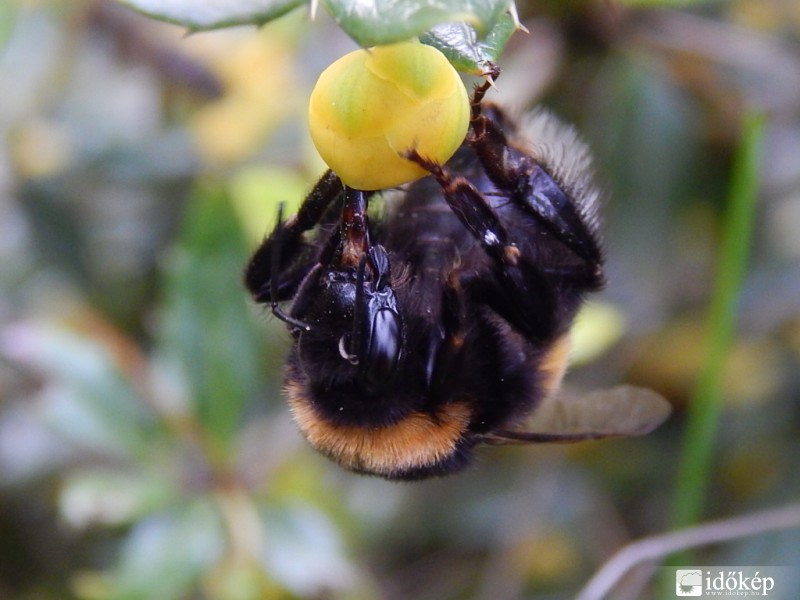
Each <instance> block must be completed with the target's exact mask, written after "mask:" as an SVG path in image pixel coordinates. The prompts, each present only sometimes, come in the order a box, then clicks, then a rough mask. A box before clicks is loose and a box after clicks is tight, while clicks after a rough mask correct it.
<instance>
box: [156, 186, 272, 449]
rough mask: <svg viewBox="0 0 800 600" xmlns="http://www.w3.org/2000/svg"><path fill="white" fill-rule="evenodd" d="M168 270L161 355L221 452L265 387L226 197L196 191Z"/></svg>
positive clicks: (237, 233) (240, 247)
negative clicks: (247, 407) (249, 404)
mask: <svg viewBox="0 0 800 600" xmlns="http://www.w3.org/2000/svg"><path fill="white" fill-rule="evenodd" d="M187 211H188V212H187V214H186V217H185V220H184V224H183V231H182V232H181V236H180V240H179V243H178V245H177V247H176V248H175V249H174V252H173V254H172V255H171V257H170V262H169V265H168V271H167V282H166V287H167V302H166V309H165V315H164V319H165V323H164V329H165V336H164V339H163V345H162V348H163V350H164V351H165V352H166V353H167V356H168V357H169V358H171V359H172V360H173V361H174V364H176V365H178V367H179V369H180V370H181V372H182V373H183V376H184V378H185V381H186V383H187V387H188V389H189V392H190V396H191V402H192V407H193V410H194V411H195V414H196V417H197V418H198V420H199V421H200V423H202V424H203V426H204V427H205V428H206V430H207V432H208V433H209V434H210V439H211V440H212V441H213V442H214V443H215V444H216V448H217V449H218V450H221V451H223V452H224V451H225V449H226V448H230V443H231V442H232V441H233V437H234V435H235V433H236V431H237V430H238V427H239V425H240V424H241V414H242V410H243V408H244V406H245V404H246V403H247V402H248V401H250V400H251V399H252V398H253V397H254V396H255V395H256V394H257V393H258V392H259V390H260V389H261V387H262V386H263V381H264V377H263V370H264V367H263V365H262V364H261V357H262V352H261V348H262V340H261V339H260V338H259V334H260V332H259V330H258V329H257V328H255V327H253V320H252V318H251V316H250V312H249V310H248V307H247V301H246V297H247V296H246V293H245V290H244V287H243V285H242V283H241V274H242V269H243V268H244V263H245V260H246V257H245V251H244V242H243V239H242V232H241V229H240V228H239V225H238V222H237V219H236V216H235V214H234V212H233V208H232V206H231V203H230V202H229V199H228V197H227V196H226V194H224V193H222V192H221V191H219V190H218V189H216V188H214V187H211V186H207V187H204V188H200V189H198V191H197V192H195V193H194V195H193V197H192V198H191V201H190V204H189V206H188V208H187Z"/></svg>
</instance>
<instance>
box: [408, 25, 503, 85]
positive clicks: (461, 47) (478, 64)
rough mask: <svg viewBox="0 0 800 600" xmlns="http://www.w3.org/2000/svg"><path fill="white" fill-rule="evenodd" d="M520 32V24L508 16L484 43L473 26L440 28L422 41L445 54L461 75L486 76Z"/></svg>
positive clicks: (424, 35) (425, 35)
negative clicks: (489, 65)
mask: <svg viewBox="0 0 800 600" xmlns="http://www.w3.org/2000/svg"><path fill="white" fill-rule="evenodd" d="M516 29H517V22H516V20H515V19H514V17H513V16H512V15H511V13H509V12H505V13H503V14H502V15H501V16H500V18H499V19H498V20H497V22H496V23H495V24H494V27H492V29H491V31H489V33H488V34H487V35H486V37H485V38H483V39H480V38H479V37H478V33H477V31H476V30H475V29H474V28H473V27H472V25H470V24H469V23H465V22H458V23H444V24H441V25H437V26H435V27H433V28H432V29H431V30H430V31H427V32H425V33H423V34H422V35H421V36H420V41H421V42H422V43H423V44H428V45H430V46H433V47H434V48H437V49H438V50H439V51H441V52H442V54H444V55H445V56H446V57H447V60H449V61H450V64H452V65H453V66H454V67H455V68H456V69H458V70H459V71H464V72H466V73H472V74H474V75H482V74H484V73H485V72H486V71H487V65H488V63H494V62H497V60H498V58H499V57H500V55H501V54H502V53H503V48H505V46H506V43H508V40H509V38H510V37H511V35H512V34H513V33H514V32H515V31H516Z"/></svg>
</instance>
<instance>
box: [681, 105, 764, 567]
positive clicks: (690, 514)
mask: <svg viewBox="0 0 800 600" xmlns="http://www.w3.org/2000/svg"><path fill="white" fill-rule="evenodd" d="M763 135H764V118H763V116H762V115H757V114H749V115H747V116H746V117H745V120H744V123H743V128H742V137H741V141H740V144H739V148H738V151H737V154H736V157H735V159H734V165H733V174H732V178H731V187H730V196H729V202H728V209H727V212H726V215H725V221H724V229H723V239H722V245H721V248H720V259H719V263H718V264H719V266H718V270H717V278H716V281H715V286H714V291H713V296H712V298H711V304H710V309H709V317H708V320H709V327H708V332H709V339H708V350H707V353H706V363H705V365H704V366H703V370H702V372H701V374H700V378H699V380H698V382H697V387H696V388H695V391H694V394H693V397H692V401H691V403H690V404H689V407H688V411H687V412H688V415H687V426H686V432H685V437H684V440H683V448H682V455H681V457H680V462H679V466H678V474H677V482H676V489H675V495H674V498H673V514H672V523H671V525H672V527H674V528H679V527H686V526H688V525H692V524H694V523H696V522H697V521H698V520H699V519H700V518H701V517H702V514H703V511H704V508H705V502H706V496H707V488H708V483H709V481H710V480H711V478H712V465H713V457H714V442H715V437H716V430H717V424H718V421H719V415H720V411H721V406H722V399H723V392H722V389H723V378H724V370H725V365H726V362H727V359H728V356H729V354H730V350H731V346H732V343H733V339H734V332H735V329H736V319H737V309H738V301H739V292H740V290H741V287H742V281H743V279H744V276H745V271H746V268H747V260H748V255H749V250H750V240H751V237H752V232H753V223H754V218H755V212H756V211H755V207H756V197H757V191H758V180H759V163H760V160H761V149H762V142H763ZM687 558H688V557H683V558H681V557H675V561H678V560H680V561H681V562H674V564H682V563H683V564H685V563H684V560H685V559H687Z"/></svg>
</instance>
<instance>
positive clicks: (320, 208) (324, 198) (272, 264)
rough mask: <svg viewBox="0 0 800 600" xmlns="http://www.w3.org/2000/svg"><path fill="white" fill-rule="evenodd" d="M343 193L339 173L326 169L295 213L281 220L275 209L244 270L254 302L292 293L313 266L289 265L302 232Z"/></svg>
mask: <svg viewBox="0 0 800 600" xmlns="http://www.w3.org/2000/svg"><path fill="white" fill-rule="evenodd" d="M343 193H344V186H343V185H342V182H341V181H340V180H339V177H338V176H337V175H336V174H335V173H333V171H327V172H326V173H325V174H324V175H323V176H322V178H321V179H320V180H319V181H318V182H317V184H316V185H315V186H314V189H313V190H311V193H310V194H309V195H308V197H307V198H306V199H305V200H304V201H303V204H302V205H301V206H300V209H299V210H298V211H297V214H296V215H295V216H293V217H291V218H290V219H289V220H288V221H286V222H285V223H283V222H282V215H281V211H280V209H279V212H278V222H277V223H276V224H275V229H273V231H272V233H271V234H270V235H269V237H267V238H266V239H265V240H264V241H263V242H262V243H261V245H260V246H259V247H258V249H257V250H256V251H255V253H254V254H253V256H252V258H251V259H250V262H249V263H248V264H247V267H246V269H245V273H244V283H245V286H246V287H247V289H248V290H249V291H250V294H251V295H252V296H253V298H254V299H255V301H256V302H259V303H273V302H278V301H282V300H288V299H289V298H291V297H292V295H293V294H294V292H295V291H296V289H297V287H298V286H299V285H300V282H301V281H302V280H303V278H304V277H305V276H306V275H307V273H308V272H309V271H310V270H311V266H313V265H306V264H300V265H297V266H294V268H293V266H292V265H293V264H294V263H295V262H296V259H297V258H298V257H299V255H300V254H301V252H302V251H303V249H304V245H303V234H304V233H305V232H306V231H309V230H311V229H313V228H314V227H315V226H316V225H317V224H319V223H320V222H321V221H322V219H323V218H324V216H325V214H326V213H327V211H328V209H329V208H330V206H331V205H332V204H333V203H334V202H335V201H336V200H337V199H338V198H340V197H341V195H342V194H343ZM278 316H279V317H280V315H278Z"/></svg>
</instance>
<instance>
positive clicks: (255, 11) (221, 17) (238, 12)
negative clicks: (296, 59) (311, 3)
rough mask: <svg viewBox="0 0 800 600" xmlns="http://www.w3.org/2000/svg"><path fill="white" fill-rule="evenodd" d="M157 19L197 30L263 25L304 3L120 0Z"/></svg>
mask: <svg viewBox="0 0 800 600" xmlns="http://www.w3.org/2000/svg"><path fill="white" fill-rule="evenodd" d="M119 1H120V2H121V3H122V4H125V5H126V6H129V7H131V8H132V9H134V10H136V11H138V12H141V13H143V14H145V15H147V16H149V17H153V18H154V19H159V20H161V21H167V22H170V23H175V24H178V25H184V26H186V27H188V28H189V29H191V30H193V31H201V30H205V29H218V28H220V27H229V26H231V25H243V24H253V25H262V24H264V23H266V22H268V21H271V20H273V19H277V18H278V17H280V16H282V15H285V14H286V13H288V12H289V11H290V10H292V9H294V8H296V7H298V6H300V5H301V4H304V3H305V2H304V0H208V1H205V2H196V1H195V0H171V1H167V0H119Z"/></svg>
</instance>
